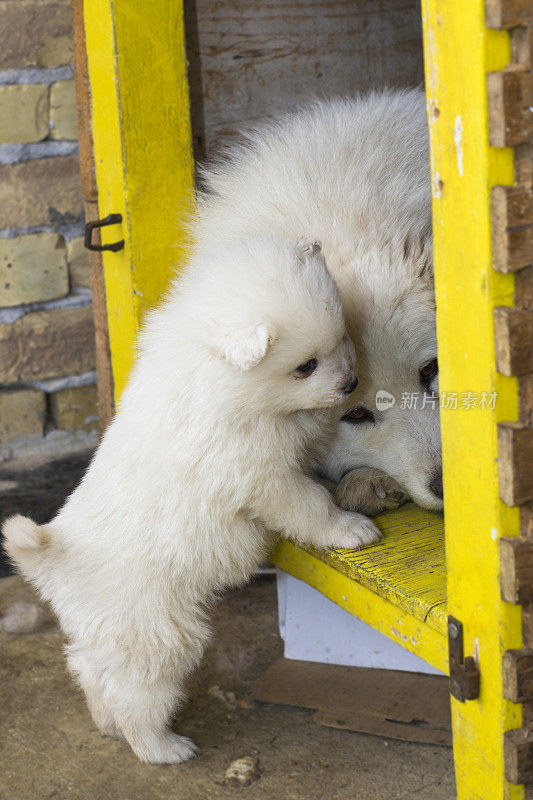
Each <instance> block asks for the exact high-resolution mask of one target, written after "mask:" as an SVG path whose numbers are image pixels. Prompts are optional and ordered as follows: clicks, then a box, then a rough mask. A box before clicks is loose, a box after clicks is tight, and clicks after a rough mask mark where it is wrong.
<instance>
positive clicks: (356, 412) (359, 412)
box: [342, 406, 376, 425]
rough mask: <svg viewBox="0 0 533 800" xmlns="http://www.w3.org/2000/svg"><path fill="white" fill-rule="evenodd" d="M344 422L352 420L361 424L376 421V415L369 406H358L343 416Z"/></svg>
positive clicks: (353, 423)
mask: <svg viewBox="0 0 533 800" xmlns="http://www.w3.org/2000/svg"><path fill="white" fill-rule="evenodd" d="M342 421H343V422H350V423H351V424H352V425H360V424H361V423H362V422H375V421H376V420H375V417H374V415H373V413H372V412H371V411H369V410H368V408H363V406H356V407H355V408H352V410H351V411H348V413H347V414H345V415H344V417H343V418H342Z"/></svg>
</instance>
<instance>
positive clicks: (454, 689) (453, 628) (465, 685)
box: [448, 616, 479, 703]
mask: <svg viewBox="0 0 533 800" xmlns="http://www.w3.org/2000/svg"><path fill="white" fill-rule="evenodd" d="M448 651H449V658H450V692H451V694H452V695H453V697H455V699H456V700H460V701H461V703H464V701H465V700H475V699H476V697H479V667H478V665H477V663H476V660H475V658H472V656H467V657H466V658H465V659H463V623H462V622H459V620H458V619H456V618H455V617H451V616H450V617H448Z"/></svg>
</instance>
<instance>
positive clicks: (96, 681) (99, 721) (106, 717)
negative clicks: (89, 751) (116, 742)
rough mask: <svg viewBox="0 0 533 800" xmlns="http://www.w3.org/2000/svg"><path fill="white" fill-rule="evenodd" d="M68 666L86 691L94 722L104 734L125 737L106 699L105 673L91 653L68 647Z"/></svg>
mask: <svg viewBox="0 0 533 800" xmlns="http://www.w3.org/2000/svg"><path fill="white" fill-rule="evenodd" d="M68 653H69V655H68V662H67V663H68V667H69V670H70V671H71V672H72V673H73V674H74V675H75V677H76V680H77V682H78V683H79V685H80V686H81V688H82V689H83V691H84V693H85V699H86V700H87V705H88V707H89V711H90V712H91V716H92V718H93V721H94V724H95V725H96V727H97V728H98V729H99V731H100V733H102V734H104V736H111V737H113V739H123V738H124V737H123V735H122V732H121V730H120V728H119V727H118V725H117V723H116V720H115V716H114V714H113V711H112V709H111V708H110V706H109V703H108V702H106V699H105V691H104V674H103V671H102V670H101V669H99V668H98V667H97V666H96V664H95V659H92V658H91V656H90V654H88V653H86V652H84V651H83V650H82V649H78V648H76V647H75V646H74V645H70V647H69V648H68Z"/></svg>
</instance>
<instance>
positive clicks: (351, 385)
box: [342, 372, 359, 394]
mask: <svg viewBox="0 0 533 800" xmlns="http://www.w3.org/2000/svg"><path fill="white" fill-rule="evenodd" d="M358 383H359V381H358V380H357V377H356V375H355V373H353V372H351V373H350V376H349V378H348V381H347V382H346V383H345V384H344V386H343V387H342V391H343V392H344V394H351V393H352V392H353V390H354V389H355V388H356V387H357V384H358Z"/></svg>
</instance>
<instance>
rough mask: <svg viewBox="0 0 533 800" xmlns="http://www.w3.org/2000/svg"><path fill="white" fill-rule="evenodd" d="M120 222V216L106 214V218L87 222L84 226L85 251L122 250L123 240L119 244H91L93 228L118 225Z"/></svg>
mask: <svg viewBox="0 0 533 800" xmlns="http://www.w3.org/2000/svg"><path fill="white" fill-rule="evenodd" d="M121 222H122V214H108V215H107V217H104V218H103V219H97V220H94V222H88V223H87V224H86V225H85V241H84V244H85V247H86V248H87V250H98V251H100V250H113V252H115V253H116V252H117V250H122V249H123V248H124V239H121V240H120V242H113V244H93V242H92V236H93V230H94V229H95V228H104V227H105V226H106V225H118V224H120V223H121Z"/></svg>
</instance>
